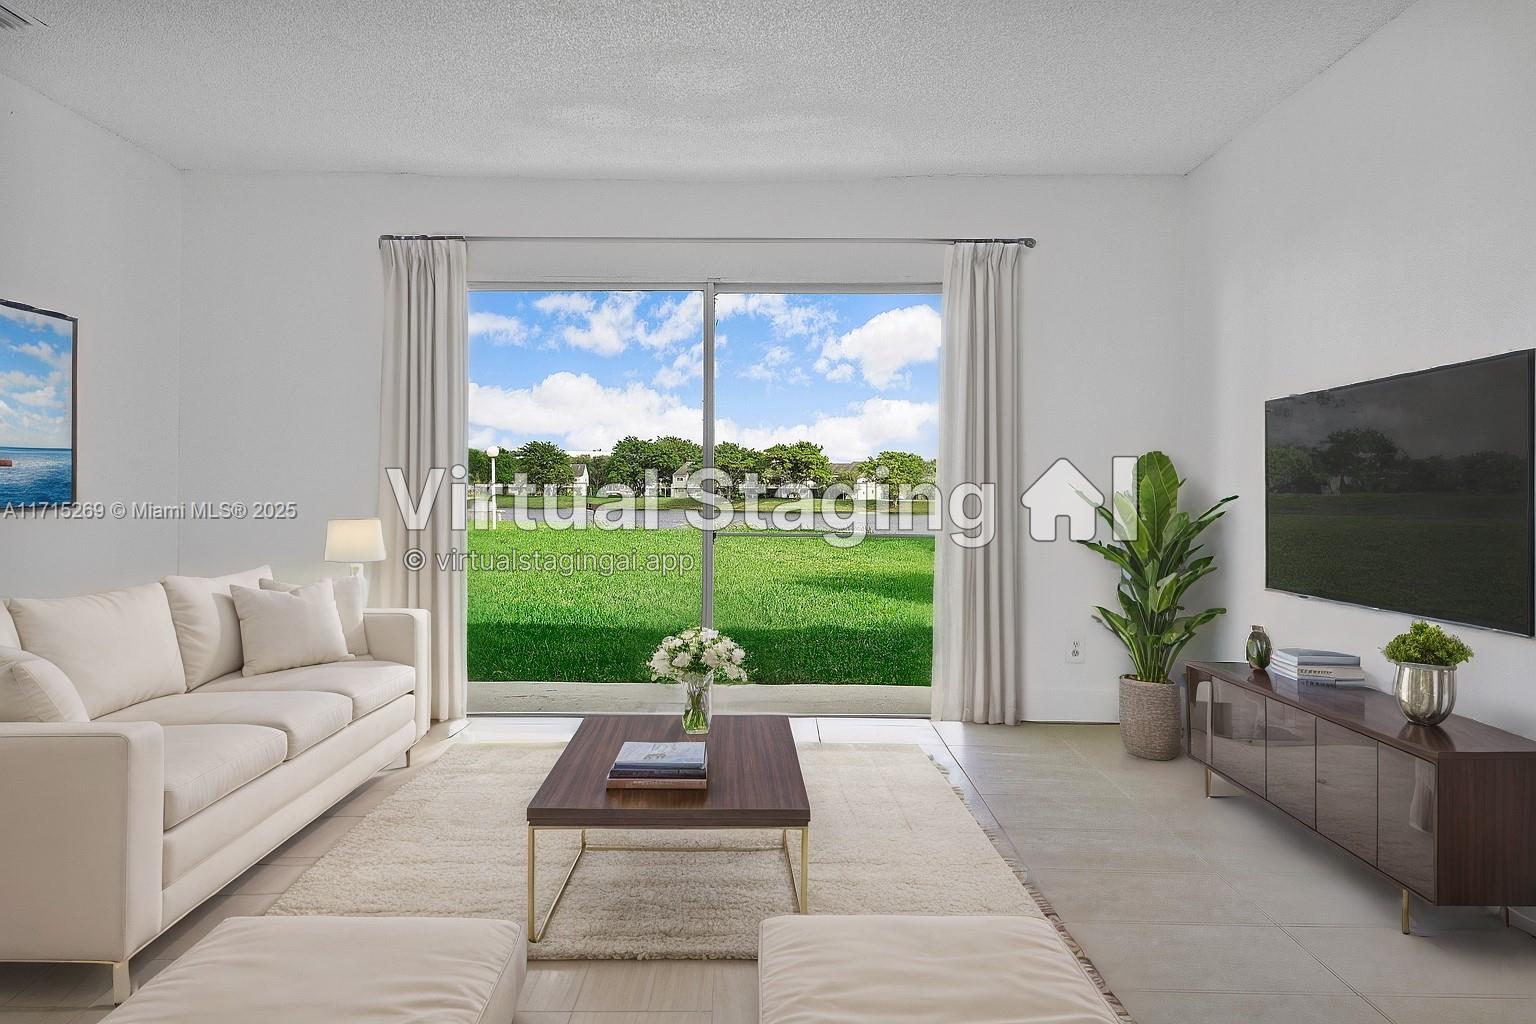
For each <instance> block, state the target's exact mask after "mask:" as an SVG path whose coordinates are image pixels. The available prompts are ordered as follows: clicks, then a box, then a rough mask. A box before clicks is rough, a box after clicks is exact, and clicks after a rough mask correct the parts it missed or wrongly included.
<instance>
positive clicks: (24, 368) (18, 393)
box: [0, 305, 72, 448]
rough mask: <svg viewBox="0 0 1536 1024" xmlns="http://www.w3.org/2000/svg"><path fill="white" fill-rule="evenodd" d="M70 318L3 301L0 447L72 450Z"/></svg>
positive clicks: (0, 320) (0, 321) (0, 308)
mask: <svg viewBox="0 0 1536 1024" xmlns="http://www.w3.org/2000/svg"><path fill="white" fill-rule="evenodd" d="M71 341H72V325H71V324H70V322H69V321H68V320H60V319H58V318H56V317H50V316H43V315H41V314H38V313H30V312H27V311H26V310H20V309H15V308H13V307H11V306H3V305H0V448H68V447H69V444H70V436H69V435H70V410H69V403H70V400H71V396H70V380H69V378H70V373H71V368H70V360H71V358H72V353H71V352H70V345H71Z"/></svg>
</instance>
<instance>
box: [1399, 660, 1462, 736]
mask: <svg viewBox="0 0 1536 1024" xmlns="http://www.w3.org/2000/svg"><path fill="white" fill-rule="evenodd" d="M1392 690H1393V692H1394V693H1396V694H1397V704H1398V706H1399V707H1401V708H1402V709H1403V717H1404V718H1406V719H1408V721H1410V722H1412V723H1414V724H1415V725H1439V724H1440V723H1441V722H1443V721H1445V720H1446V719H1447V718H1449V717H1450V715H1451V709H1452V708H1454V707H1455V706H1456V668H1455V666H1447V665H1415V664H1413V663H1412V662H1402V661H1400V662H1398V663H1397V679H1396V681H1395V682H1394V683H1393V685H1392Z"/></svg>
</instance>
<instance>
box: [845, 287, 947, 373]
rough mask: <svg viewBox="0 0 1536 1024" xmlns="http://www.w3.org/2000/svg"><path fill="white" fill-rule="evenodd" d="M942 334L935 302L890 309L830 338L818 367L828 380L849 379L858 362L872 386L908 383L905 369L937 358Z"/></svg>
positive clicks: (860, 369) (861, 371) (941, 325)
mask: <svg viewBox="0 0 1536 1024" xmlns="http://www.w3.org/2000/svg"><path fill="white" fill-rule="evenodd" d="M942 336H943V324H942V321H941V320H940V318H939V314H938V311H937V310H935V309H934V308H933V307H932V306H905V307H903V308H901V309H888V310H886V311H885V312H884V313H877V314H876V315H874V316H873V317H871V318H870V319H869V320H867V321H866V322H864V323H863V324H861V325H860V326H858V327H855V328H854V329H853V330H851V331H848V332H847V333H846V334H843V335H842V336H841V337H836V338H828V339H827V340H826V341H825V342H824V343H823V344H822V348H821V358H820V359H818V360H817V361H816V369H817V370H819V371H820V372H821V373H823V374H824V375H826V377H827V379H829V380H841V381H846V380H848V379H849V378H850V376H851V374H852V367H853V366H854V365H855V364H856V365H857V366H858V368H859V372H860V373H861V374H862V375H863V377H864V380H865V381H867V382H868V383H869V384H870V385H871V386H872V387H876V388H879V389H881V390H884V389H886V388H889V387H893V386H897V385H905V384H906V383H907V379H908V378H907V376H906V374H904V373H903V372H902V370H903V369H905V368H906V367H907V366H910V365H911V364H913V363H931V362H933V361H934V360H935V359H937V358H938V357H939V345H940V342H941V340H942ZM834 374H837V375H838V376H834Z"/></svg>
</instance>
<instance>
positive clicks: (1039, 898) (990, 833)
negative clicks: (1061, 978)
mask: <svg viewBox="0 0 1536 1024" xmlns="http://www.w3.org/2000/svg"><path fill="white" fill-rule="evenodd" d="M928 760H930V761H932V762H933V766H934V767H935V768H937V769H938V770H939V772H940V773H941V774H942V775H943V776H944V778H945V779H946V780H948V779H949V774H950V773H949V766H948V765H946V764H944V763H943V762H941V761H940V760H939V759H938V758H936V757H934V756H933V755H932V754H929V755H928ZM949 788H950V789H952V790H954V793H955V795H956V796H957V797H959V798H960V801H961V802H962V803H964V804H965V806H966V809H967V810H970V809H971V805H970V803H968V802H967V801H966V797H965V790H964V789H962V788H961V787H959V786H957V785H955V784H954V783H953V782H950V786H949ZM971 817H973V818H976V814H975V812H974V811H972V813H971ZM989 817H990V815H989ZM976 824H977V825H980V826H981V830H982V832H984V833H986V836H987V838H988V839H989V840H991V842H992V845H993V847H994V848H996V850H997V855H998V856H999V857H1001V858H1002V859H1003V863H1005V864H1007V865H1008V867H1009V869H1010V870H1011V871H1012V872H1013V877H1014V878H1016V879H1018V881H1019V884H1020V885H1022V886H1023V887H1024V891H1025V892H1027V893H1029V898H1030V899H1032V900H1034V901H1035V906H1036V907H1037V908H1039V910H1040V913H1041V914H1042V915H1044V917H1045V919H1046V920H1047V921H1049V922H1051V926H1052V927H1053V928H1055V929H1056V934H1057V935H1059V936H1061V941H1062V943H1063V944H1064V945H1065V946H1066V947H1067V949H1069V950H1070V951H1071V952H1072V955H1073V956H1074V957H1075V958H1076V959H1077V962H1078V964H1079V965H1081V967H1082V968H1083V972H1084V973H1085V974H1087V975H1088V977H1089V978H1091V979H1092V980H1093V983H1094V985H1096V986H1097V987H1098V990H1099V995H1101V996H1103V997H1104V1001H1105V1002H1106V1003H1108V1004H1109V1008H1110V1009H1111V1010H1113V1011H1114V1012H1115V1016H1116V1017H1118V1018H1119V1019H1120V1020H1121V1021H1122V1022H1124V1024H1136V1021H1135V1019H1134V1018H1132V1017H1131V1014H1130V1011H1129V1010H1127V1009H1126V1008H1125V1004H1124V1003H1122V1002H1121V1001H1120V998H1119V997H1118V996H1116V995H1115V993H1114V992H1113V991H1112V990H1111V989H1110V987H1109V985H1108V983H1106V982H1105V981H1104V975H1102V974H1100V973H1099V969H1098V967H1097V966H1096V965H1095V964H1094V962H1093V961H1092V960H1090V959H1089V958H1088V954H1087V953H1086V952H1084V951H1083V947H1082V946H1081V945H1079V944H1078V941H1077V940H1076V939H1074V938H1073V937H1072V933H1071V932H1070V931H1068V930H1067V925H1066V922H1064V921H1062V919H1061V915H1060V914H1058V913H1056V908H1055V907H1052V906H1051V901H1050V900H1048V899H1046V898H1045V894H1044V893H1043V892H1041V891H1040V888H1039V886H1037V885H1035V883H1034V882H1032V881H1030V879H1029V868H1028V867H1027V866H1026V865H1023V864H1019V863H1017V851H1016V850H1015V851H1013V855H1010V852H1009V850H1008V849H1007V848H1005V847H1004V845H1003V844H1004V843H1006V844H1007V845H1008V847H1011V846H1012V845H1013V844H1012V842H1011V841H1010V840H1009V839H1008V837H1007V835H1006V834H1004V833H1003V832H1002V830H1001V827H1000V826H997V825H996V824H995V822H994V823H993V824H988V823H987V822H985V821H982V820H981V819H980V818H976Z"/></svg>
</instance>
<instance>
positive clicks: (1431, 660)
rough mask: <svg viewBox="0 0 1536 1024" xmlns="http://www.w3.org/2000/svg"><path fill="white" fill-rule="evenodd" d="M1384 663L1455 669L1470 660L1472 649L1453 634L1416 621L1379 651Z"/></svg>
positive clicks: (1422, 621)
mask: <svg viewBox="0 0 1536 1024" xmlns="http://www.w3.org/2000/svg"><path fill="white" fill-rule="evenodd" d="M1381 653H1382V654H1385V655H1386V656H1387V660H1388V661H1395V662H1398V663H1399V664H1409V665H1444V666H1446V667H1448V668H1455V667H1456V666H1457V665H1460V664H1461V663H1462V662H1464V661H1469V660H1471V658H1472V648H1470V647H1468V646H1467V645H1466V644H1464V643H1462V640H1461V637H1459V636H1457V635H1456V634H1455V633H1447V632H1446V631H1445V630H1443V629H1441V628H1440V627H1439V626H1435V625H1431V624H1430V623H1428V622H1425V621H1424V620H1422V619H1420V620H1419V621H1417V622H1414V623H1412V624H1411V625H1409V627H1408V632H1406V633H1399V634H1398V635H1397V636H1395V637H1393V638H1392V639H1391V640H1390V641H1388V642H1387V646H1385V647H1383V648H1382V649H1381Z"/></svg>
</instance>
